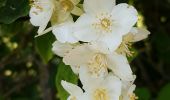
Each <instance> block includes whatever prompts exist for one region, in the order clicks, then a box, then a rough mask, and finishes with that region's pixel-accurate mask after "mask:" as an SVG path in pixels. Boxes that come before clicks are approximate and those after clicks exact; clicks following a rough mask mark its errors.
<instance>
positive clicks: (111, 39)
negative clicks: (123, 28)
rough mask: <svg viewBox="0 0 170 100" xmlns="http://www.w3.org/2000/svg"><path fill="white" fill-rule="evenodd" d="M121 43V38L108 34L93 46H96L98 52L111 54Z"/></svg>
mask: <svg viewBox="0 0 170 100" xmlns="http://www.w3.org/2000/svg"><path fill="white" fill-rule="evenodd" d="M121 42H122V37H121V36H116V35H114V34H110V35H109V34H107V35H105V36H103V37H100V38H99V39H98V40H97V41H94V42H92V45H93V46H95V48H98V50H99V51H101V52H103V53H111V52H113V51H115V50H116V49H117V48H118V47H119V45H120V44H121Z"/></svg>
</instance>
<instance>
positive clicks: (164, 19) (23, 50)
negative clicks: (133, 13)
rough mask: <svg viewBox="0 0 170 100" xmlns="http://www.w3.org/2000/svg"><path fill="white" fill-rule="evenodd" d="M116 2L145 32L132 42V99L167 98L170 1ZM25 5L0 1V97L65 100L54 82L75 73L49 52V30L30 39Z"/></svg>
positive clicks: (15, 0)
mask: <svg viewBox="0 0 170 100" xmlns="http://www.w3.org/2000/svg"><path fill="white" fill-rule="evenodd" d="M117 3H129V4H131V5H133V6H135V7H136V9H137V10H138V11H139V21H138V23H137V26H138V27H145V28H147V29H148V30H149V31H150V32H151V35H150V36H149V38H148V39H146V40H144V41H141V42H138V43H135V44H134V45H133V47H134V48H135V49H136V54H135V58H133V59H131V62H130V63H131V66H132V69H133V72H134V73H135V74H136V75H137V79H136V81H135V84H136V85H137V89H136V91H135V92H136V94H137V96H138V97H139V99H138V100H170V0H117ZM29 8H30V7H29V1H27V0H0V100H66V97H67V96H68V94H67V93H66V92H65V91H64V90H63V88H62V87H61V85H60V81H61V79H64V80H68V81H69V82H72V83H79V81H78V79H77V76H75V75H74V74H73V73H72V71H71V69H70V68H69V67H68V66H65V65H64V64H63V63H62V60H61V58H60V57H57V56H54V54H53V53H52V51H51V47H52V43H53V42H54V41H55V38H54V36H53V35H52V33H48V34H45V35H43V36H41V37H38V38H34V36H35V35H36V32H37V28H35V27H33V26H32V25H31V24H30V22H29V16H28V13H29ZM56 86H57V87H56ZM61 98H62V99H61Z"/></svg>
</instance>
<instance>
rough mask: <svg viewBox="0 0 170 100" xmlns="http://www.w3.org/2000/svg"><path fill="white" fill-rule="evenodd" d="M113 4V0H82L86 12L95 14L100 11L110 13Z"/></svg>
mask: <svg viewBox="0 0 170 100" xmlns="http://www.w3.org/2000/svg"><path fill="white" fill-rule="evenodd" d="M114 5H115V0H84V5H83V6H84V10H85V12H86V13H89V14H92V15H96V14H100V13H102V12H105V13H110V12H111V10H112V8H113V7H114Z"/></svg>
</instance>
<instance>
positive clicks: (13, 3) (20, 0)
mask: <svg viewBox="0 0 170 100" xmlns="http://www.w3.org/2000/svg"><path fill="white" fill-rule="evenodd" d="M28 12H29V0H0V23H6V24H9V23H12V22H14V21H15V20H16V19H18V18H19V17H23V16H26V15H27V14H28Z"/></svg>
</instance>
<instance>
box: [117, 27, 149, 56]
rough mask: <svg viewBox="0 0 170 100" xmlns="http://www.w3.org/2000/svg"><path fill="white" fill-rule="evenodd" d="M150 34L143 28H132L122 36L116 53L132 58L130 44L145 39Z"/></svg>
mask: <svg viewBox="0 0 170 100" xmlns="http://www.w3.org/2000/svg"><path fill="white" fill-rule="evenodd" d="M149 34H150V32H149V31H148V30H146V29H143V28H136V27H133V28H132V29H131V31H130V32H129V33H128V34H126V35H124V36H123V40H122V42H121V44H120V46H119V48H118V49H117V50H116V52H117V53H119V54H122V55H127V56H132V52H131V51H130V50H129V48H131V45H132V43H134V42H138V41H141V40H143V39H146V38H147V37H148V35H149Z"/></svg>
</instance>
